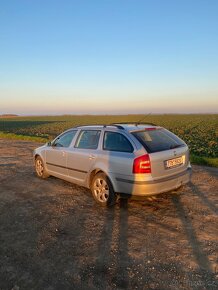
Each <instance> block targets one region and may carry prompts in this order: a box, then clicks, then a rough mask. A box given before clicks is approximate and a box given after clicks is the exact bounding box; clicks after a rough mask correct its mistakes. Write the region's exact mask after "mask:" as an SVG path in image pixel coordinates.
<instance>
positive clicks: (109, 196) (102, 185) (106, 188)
mask: <svg viewBox="0 0 218 290" xmlns="http://www.w3.org/2000/svg"><path fill="white" fill-rule="evenodd" d="M91 191H92V195H93V197H94V199H95V200H96V201H97V203H98V204H100V205H101V206H112V205H114V204H115V202H116V193H115V192H114V189H113V186H112V184H111V182H110V180H109V178H108V177H107V175H106V174H104V173H97V174H96V175H95V176H94V178H93V180H92V183H91Z"/></svg>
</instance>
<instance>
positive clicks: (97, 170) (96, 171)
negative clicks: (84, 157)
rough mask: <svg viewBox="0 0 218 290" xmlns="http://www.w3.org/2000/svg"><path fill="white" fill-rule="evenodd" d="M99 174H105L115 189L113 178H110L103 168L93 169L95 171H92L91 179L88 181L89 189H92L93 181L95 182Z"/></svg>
mask: <svg viewBox="0 0 218 290" xmlns="http://www.w3.org/2000/svg"><path fill="white" fill-rule="evenodd" d="M97 173H104V174H105V175H106V176H107V178H108V179H109V180H110V183H111V184H112V186H113V189H114V184H113V182H112V180H111V177H110V176H109V175H108V174H107V173H106V172H105V171H104V170H102V169H101V168H96V169H93V170H92V171H91V173H90V174H89V179H88V187H89V188H90V187H91V183H92V180H93V178H94V176H95V175H96V174H97Z"/></svg>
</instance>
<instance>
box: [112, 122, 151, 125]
mask: <svg viewBox="0 0 218 290" xmlns="http://www.w3.org/2000/svg"><path fill="white" fill-rule="evenodd" d="M120 124H121V125H122V124H123V125H125V124H126V125H135V126H138V125H152V126H157V125H156V124H154V123H149V122H119V123H118V124H113V125H118V126H119V125H120Z"/></svg>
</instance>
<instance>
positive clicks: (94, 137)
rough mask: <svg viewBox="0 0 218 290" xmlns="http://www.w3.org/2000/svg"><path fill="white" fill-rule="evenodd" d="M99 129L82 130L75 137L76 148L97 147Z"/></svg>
mask: <svg viewBox="0 0 218 290" xmlns="http://www.w3.org/2000/svg"><path fill="white" fill-rule="evenodd" d="M100 134H101V131H99V130H82V131H81V132H80V134H79V137H78V139H77V142H76V145H75V147H76V148H81V149H97V148H98V142H99V137H100Z"/></svg>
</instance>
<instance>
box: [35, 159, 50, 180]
mask: <svg viewBox="0 0 218 290" xmlns="http://www.w3.org/2000/svg"><path fill="white" fill-rule="evenodd" d="M35 170H36V175H37V176H38V177H40V178H43V179H44V178H47V177H49V174H48V173H47V171H46V169H45V165H44V163H43V160H42V158H41V157H40V156H37V157H36V159H35Z"/></svg>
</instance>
